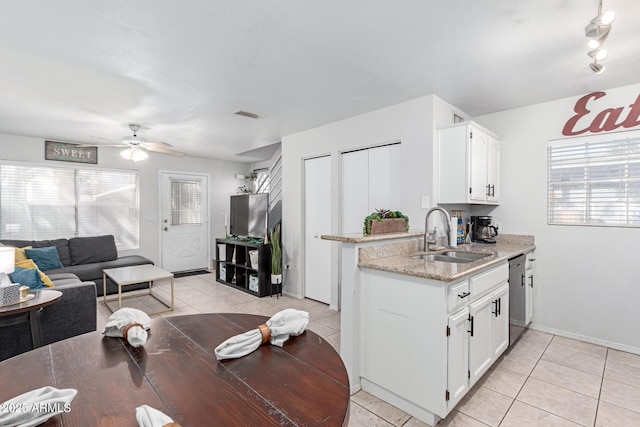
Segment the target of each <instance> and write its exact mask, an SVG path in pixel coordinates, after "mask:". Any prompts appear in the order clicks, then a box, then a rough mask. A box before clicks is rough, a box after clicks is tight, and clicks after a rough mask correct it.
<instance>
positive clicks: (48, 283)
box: [16, 259, 53, 288]
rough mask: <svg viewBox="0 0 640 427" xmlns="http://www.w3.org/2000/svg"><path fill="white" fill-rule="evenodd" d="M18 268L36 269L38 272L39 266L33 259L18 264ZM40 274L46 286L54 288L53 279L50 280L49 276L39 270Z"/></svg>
mask: <svg viewBox="0 0 640 427" xmlns="http://www.w3.org/2000/svg"><path fill="white" fill-rule="evenodd" d="M16 267H20V268H35V269H36V270H38V266H37V265H36V263H35V262H33V260H31V259H27V260H24V261H20V262H16ZM38 273H40V279H41V280H42V282H43V283H44V285H45V286H48V287H50V288H53V282H52V281H51V279H49V276H47V275H46V274H44V273H43V272H42V271H40V270H38Z"/></svg>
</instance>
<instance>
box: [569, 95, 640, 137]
mask: <svg viewBox="0 0 640 427" xmlns="http://www.w3.org/2000/svg"><path fill="white" fill-rule="evenodd" d="M606 95H607V93H606V92H593V93H590V94H588V95H585V96H583V97H582V98H580V99H578V101H577V102H576V105H575V107H573V111H575V113H576V114H575V115H574V116H573V117H571V118H570V119H569V120H567V123H565V125H564V127H563V128H562V134H563V135H565V136H574V135H580V134H582V133H585V132H592V133H598V132H609V131H612V130H615V129H618V128H625V129H629V128H632V127H635V126H640V95H638V97H637V98H636V100H635V102H634V103H633V104H631V105H629V110H628V111H626V112H625V108H626V105H625V106H622V107H615V108H606V109H604V110H602V111H600V112H599V113H596V112H593V111H591V110H590V108H591V105H592V104H593V102H594V101H596V100H597V99H600V98H602V97H604V96H606Z"/></svg>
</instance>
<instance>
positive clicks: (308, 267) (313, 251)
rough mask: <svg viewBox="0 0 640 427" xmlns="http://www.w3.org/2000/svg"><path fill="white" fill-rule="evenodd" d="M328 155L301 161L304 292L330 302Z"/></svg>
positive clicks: (310, 296)
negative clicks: (302, 175) (302, 168)
mask: <svg viewBox="0 0 640 427" xmlns="http://www.w3.org/2000/svg"><path fill="white" fill-rule="evenodd" d="M323 234H331V156H324V157H317V158H314V159H306V160H305V161H304V296H305V297H306V298H311V299H313V300H316V301H320V302H323V303H326V304H330V302H331V245H330V244H329V242H326V241H324V240H321V239H320V236H321V235H323Z"/></svg>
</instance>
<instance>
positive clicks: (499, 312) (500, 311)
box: [498, 297, 502, 316]
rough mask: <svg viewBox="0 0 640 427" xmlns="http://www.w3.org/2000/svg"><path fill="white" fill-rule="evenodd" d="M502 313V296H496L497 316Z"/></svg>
mask: <svg viewBox="0 0 640 427" xmlns="http://www.w3.org/2000/svg"><path fill="white" fill-rule="evenodd" d="M500 315H502V297H500V298H498V316H500Z"/></svg>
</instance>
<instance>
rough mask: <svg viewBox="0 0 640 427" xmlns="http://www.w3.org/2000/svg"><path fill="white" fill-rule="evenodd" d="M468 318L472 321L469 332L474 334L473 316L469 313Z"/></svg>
mask: <svg viewBox="0 0 640 427" xmlns="http://www.w3.org/2000/svg"><path fill="white" fill-rule="evenodd" d="M467 320H468V321H470V322H471V330H468V331H467V332H469V333H471V336H473V316H472V315H469V317H468V318H467Z"/></svg>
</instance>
